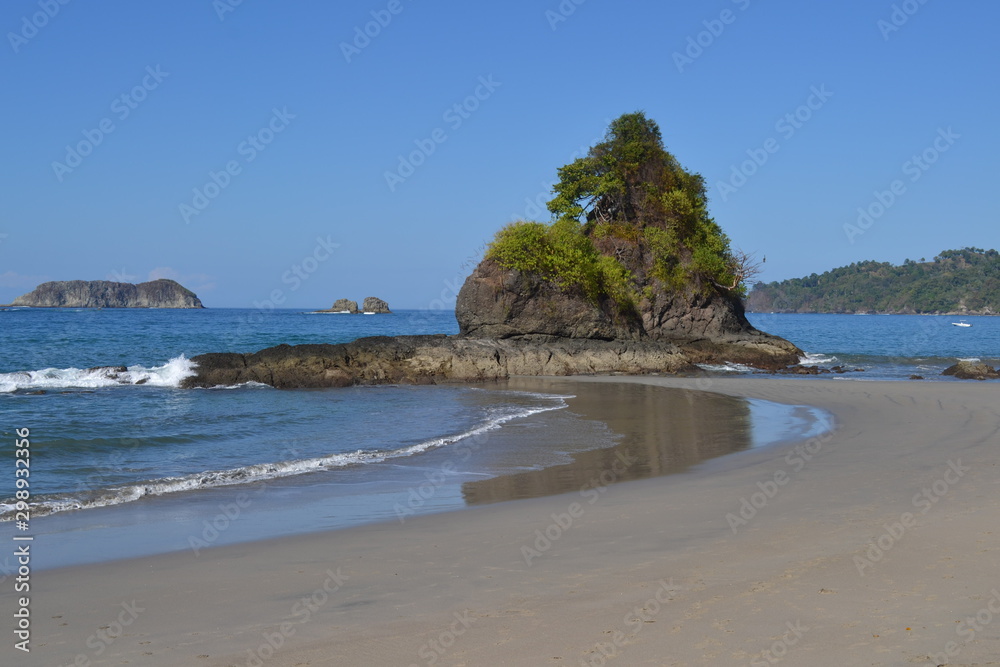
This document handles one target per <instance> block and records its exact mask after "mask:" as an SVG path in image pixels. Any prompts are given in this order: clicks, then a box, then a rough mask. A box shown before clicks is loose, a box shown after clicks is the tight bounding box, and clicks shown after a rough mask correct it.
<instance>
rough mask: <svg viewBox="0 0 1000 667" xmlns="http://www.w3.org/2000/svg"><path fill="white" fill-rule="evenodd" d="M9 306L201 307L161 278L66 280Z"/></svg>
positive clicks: (43, 286)
mask: <svg viewBox="0 0 1000 667" xmlns="http://www.w3.org/2000/svg"><path fill="white" fill-rule="evenodd" d="M11 305H12V306H30V307H33V308H204V306H203V305H202V304H201V300H200V299H198V296H197V295H196V294H195V293H194V292H192V291H191V290H189V289H187V288H185V287H184V286H182V285H181V284H179V283H177V282H175V281H173V280H167V279H166V278H161V279H159V280H151V281H149V282H146V283H139V284H138V285H133V284H132V283H115V282H110V281H107V280H91V281H86V280H68V281H55V282H48V283H42V284H41V285H39V286H38V287H36V288H35V289H34V290H33V291H31V292H29V293H28V294H25V295H23V296H19V297H17V298H16V299H14V303H12V304H11Z"/></svg>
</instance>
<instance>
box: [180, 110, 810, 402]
mask: <svg viewBox="0 0 1000 667" xmlns="http://www.w3.org/2000/svg"><path fill="white" fill-rule="evenodd" d="M559 177H560V182H559V183H558V184H557V185H556V186H555V188H554V193H555V195H556V196H555V198H554V199H553V200H552V201H550V202H549V205H548V207H549V210H550V211H551V212H552V214H553V219H554V220H553V221H552V222H548V223H546V222H534V221H521V222H516V223H513V224H511V225H508V226H506V227H504V228H503V229H501V230H500V231H499V232H498V233H497V235H496V237H495V238H494V239H493V242H492V243H490V244H489V246H488V249H487V252H486V255H485V257H484V258H483V260H482V262H481V263H480V264H479V265H478V266H477V267H476V269H475V270H474V271H473V272H472V275H470V276H469V277H468V279H467V280H466V281H465V284H464V285H463V286H462V289H461V290H460V291H459V294H458V299H457V303H456V306H455V316H456V319H457V320H458V326H459V333H458V335H454V336H446V335H443V334H440V335H431V336H374V337H369V338H361V339H358V340H356V341H353V342H351V343H343V344H335V345H331V344H310V345H295V346H291V345H279V346H277V347H271V348H267V349H264V350H261V351H259V352H256V353H253V354H240V353H232V352H229V353H225V352H223V353H211V354H202V355H199V356H197V357H194V359H193V361H194V362H195V363H196V364H197V371H196V375H194V376H192V377H190V378H187V379H186V380H185V381H184V386H186V387H212V386H216V385H230V384H238V383H241V382H250V381H254V382H262V383H265V384H269V385H271V386H273V387H278V388H298V387H347V386H352V385H371V384H393V383H406V384H432V383H437V382H483V381H489V380H499V379H504V378H508V377H510V376H512V375H573V374H578V373H628V374H640V373H677V372H688V371H698V370H699V369H698V368H697V367H696V366H695V364H702V363H720V362H727V361H728V362H735V363H741V364H746V365H749V366H754V367H757V368H762V369H769V370H776V369H778V368H784V367H786V366H789V365H794V364H797V363H798V361H799V358H800V357H801V356H802V355H803V352H802V351H801V350H800V349H799V348H797V347H796V346H795V345H793V344H792V343H790V342H788V341H787V340H784V339H782V338H779V337H777V336H772V335H769V334H767V333H764V332H762V331H758V330H757V329H755V328H754V327H753V326H752V325H751V324H750V322H749V321H747V318H746V316H745V314H744V306H743V297H744V296H745V294H746V283H747V282H748V280H749V278H751V277H752V276H753V275H754V274H755V271H754V268H755V267H754V265H753V263H752V261H751V259H752V258H749V257H748V256H747V255H746V254H745V253H742V252H740V251H738V250H733V249H732V248H730V245H729V239H728V237H727V236H726V234H725V233H724V232H723V231H722V229H721V228H720V227H719V226H718V225H717V224H716V223H715V221H714V220H713V219H712V218H711V216H710V215H709V214H708V199H707V192H706V187H705V182H704V180H703V179H702V177H701V176H699V175H698V174H695V173H691V172H688V171H687V170H685V169H684V168H683V167H681V166H680V164H679V163H678V161H677V159H676V158H675V157H674V156H673V155H671V154H670V153H668V152H667V151H666V149H665V148H664V146H663V140H662V137H661V135H660V128H659V127H658V126H657V125H656V123H655V122H653V121H652V120H650V119H648V118H646V116H645V115H644V114H642V113H641V112H639V113H633V114H626V115H624V116H621V117H620V118H618V119H617V120H615V121H614V122H612V124H611V126H610V127H609V128H608V132H607V135H606V137H605V141H604V142H602V143H600V144H597V145H596V146H593V147H592V148H591V149H590V152H589V154H588V155H587V156H586V157H583V158H580V159H578V160H576V161H575V162H573V163H571V164H569V165H566V166H564V167H562V168H561V169H559ZM345 305H346V306H348V307H346V308H345V307H344V306H345ZM350 305H351V304H350V303H347V304H345V303H343V302H340V301H338V302H337V303H335V304H334V307H333V308H332V309H331V310H333V311H335V312H338V311H339V312H343V310H347V311H348V312H352V310H351V308H350V307H349V306H350ZM370 305H374V304H369V303H368V301H367V300H366V302H365V307H366V309H367V307H368V306H370ZM354 306H355V308H356V306H357V304H354ZM327 312H329V311H327Z"/></svg>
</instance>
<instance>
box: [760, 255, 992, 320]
mask: <svg viewBox="0 0 1000 667" xmlns="http://www.w3.org/2000/svg"><path fill="white" fill-rule="evenodd" d="M747 301H748V303H747V305H748V309H749V310H753V311H758V312H793V313H970V314H972V313H982V314H997V313H1000V253H998V252H997V251H996V250H983V249H981V248H965V249H963V250H946V251H944V252H942V253H941V254H940V255H938V256H937V257H935V258H934V261H931V262H927V261H924V260H923V259H921V260H920V261H919V262H916V261H913V260H910V259H908V260H906V261H905V262H903V264H902V265H901V266H894V265H892V264H889V263H888V262H873V261H866V262H858V263H855V264H851V265H850V266H845V267H841V268H838V269H833V270H832V271H827V272H826V273H823V274H821V275H816V274H815V273H814V274H812V275H810V276H808V277H805V278H794V279H792V280H784V281H781V282H772V283H767V284H764V283H757V284H756V285H754V288H753V291H752V292H751V293H750V296H749V298H748V300H747Z"/></svg>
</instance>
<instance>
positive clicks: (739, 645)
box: [0, 376, 1000, 667]
mask: <svg viewBox="0 0 1000 667" xmlns="http://www.w3.org/2000/svg"><path fill="white" fill-rule="evenodd" d="M519 381H520V380H519ZM524 381H525V382H527V383H531V382H534V381H536V379H524ZM537 381H538V382H544V379H540V380H537ZM558 381H559V382H564V381H565V382H573V383H611V385H616V384H617V385H619V386H620V385H623V384H631V383H640V384H653V385H657V386H664V387H674V388H681V389H692V390H699V391H709V392H714V393H719V394H725V395H730V396H740V397H745V398H751V399H760V400H767V401H773V402H778V403H787V404H796V405H802V404H805V405H810V406H815V407H818V408H821V409H823V410H827V411H829V412H830V413H832V414H833V415H834V416H835V418H836V420H837V424H838V428H837V429H836V430H835V431H833V432H832V433H831V434H829V435H822V436H815V437H813V438H812V439H810V440H808V441H806V442H785V443H779V444H776V445H774V446H771V447H765V448H756V449H754V448H751V449H748V450H746V451H742V452H740V453H737V454H732V455H728V456H722V457H718V458H714V459H711V460H708V461H705V462H703V463H701V464H698V465H696V466H694V468H692V469H690V470H688V471H686V472H684V473H683V474H680V475H673V476H669V477H654V478H649V479H642V480H638V481H632V482H628V483H621V484H607V485H602V484H598V485H596V486H593V485H592V486H591V487H590V488H589V489H581V490H580V491H579V492H576V493H570V494H563V495H557V496H547V497H541V498H532V499H527V500H515V501H510V502H504V503H496V504H486V505H480V506H473V507H471V508H469V509H464V510H461V511H458V512H448V513H443V514H430V515H425V516H418V517H413V518H412V519H410V520H408V521H407V522H406V523H405V524H403V525H400V524H399V523H383V524H370V525H365V526H359V527H354V528H345V529H340V530H336V531H331V532H326V533H316V534H309V535H297V536H292V537H287V538H278V539H274V540H268V541H264V542H254V543H242V544H234V545H229V546H222V547H218V548H215V549H209V550H205V551H203V552H202V553H201V554H199V555H198V556H197V557H194V556H192V554H190V553H174V554H165V555H162V556H152V557H147V558H139V559H134V560H128V561H118V562H114V563H102V564H97V565H89V566H81V567H74V568H65V569H59V570H51V571H43V572H40V573H38V575H37V580H36V581H33V582H32V600H33V605H34V606H33V623H34V626H33V638H32V648H33V650H32V652H31V654H21V655H16V659H17V660H19V662H17V663H16V664H24V665H34V664H39V665H41V664H46V665H51V664H58V665H65V664H73V663H74V662H77V663H79V664H84V663H87V662H91V663H92V664H100V661H105V660H106V661H109V664H118V663H119V662H123V661H129V662H131V663H133V664H143V665H182V664H183V665H188V664H199V665H208V666H210V667H216V666H218V667H222V666H231V665H254V664H258V662H259V663H260V664H267V665H332V664H356V665H368V664H371V665H384V664H402V665H424V664H437V665H479V664H491V665H492V664H512V665H513V664H525V665H578V664H595V665H596V664H605V663H611V662H613V661H617V662H620V664H651V665H687V664H706V665H709V664H713V665H718V664H743V665H746V664H755V661H756V664H773V662H771V661H770V660H769V657H770V658H776V657H777V659H779V660H780V659H787V661H788V662H787V663H786V664H809V665H827V664H829V665H845V664H851V665H853V664H857V665H893V664H899V665H904V664H919V665H923V664H944V663H945V660H940V661H939V662H933V661H934V660H936V659H937V658H936V657H935V656H936V655H937V654H939V653H940V654H942V655H944V656H945V658H946V659H949V660H950V659H952V658H955V656H960V657H957V658H955V660H954V664H968V663H973V662H976V661H977V660H978V661H979V663H980V664H988V662H985V661H988V660H989V659H990V651H989V649H990V648H991V646H990V643H991V642H990V641H989V640H990V639H995V638H996V637H997V636H998V633H1000V623H997V624H996V625H989V624H988V623H987V624H985V625H984V626H983V627H979V628H978V630H976V629H974V628H973V627H972V626H970V625H963V623H965V621H964V620H963V619H965V618H966V617H968V616H971V617H972V618H973V619H975V617H976V614H977V613H978V612H979V611H980V610H981V609H984V608H985V609H987V610H989V607H988V606H987V605H988V603H990V602H991V600H992V598H991V595H992V593H991V591H992V590H993V589H994V588H996V587H998V586H1000V566H998V564H997V563H998V562H1000V561H998V559H997V558H996V551H997V548H998V547H997V544H996V540H995V538H994V537H993V534H992V526H993V525H994V523H995V520H994V519H995V517H996V514H997V511H998V509H1000V501H998V500H997V499H996V498H995V495H996V494H995V490H996V484H997V476H998V472H1000V469H998V468H997V467H996V466H997V464H998V463H1000V453H997V452H996V451H995V447H991V444H993V445H995V443H996V442H997V430H998V426H997V425H998V415H997V409H996V405H997V404H998V403H997V400H996V399H997V398H1000V393H998V392H1000V390H998V389H997V388H996V387H995V385H983V384H978V383H977V384H958V383H947V384H946V383H920V382H908V383H901V382H843V381H832V380H811V381H809V382H802V381H801V380H796V379H790V380H785V379H777V378H751V377H739V378H698V379H693V378H667V377H652V376H642V377H618V376H616V377H575V378H558ZM613 408H614V405H613V401H609V405H608V406H606V409H608V410H611V409H613ZM615 465H616V463H615V462H614V461H611V462H609V465H608V468H607V470H608V474H609V475H610V476H613V475H617V474H618V473H617V472H616V468H615ZM617 465H618V466H619V468H618V470H620V469H621V466H626V465H627V461H621V460H619V462H618V464H617ZM612 481H614V480H612ZM585 491H589V493H585ZM924 491H926V492H927V493H926V494H925V495H923V496H921V493H922V492H924ZM939 492H940V493H939ZM39 546H40V545H39ZM3 597H4V605H5V607H6V608H8V609H10V608H11V607H12V604H13V601H12V595H11V594H9V593H8V592H6V591H5V594H4V596H3ZM997 605H1000V599H998V600H997V601H996V602H995V603H993V606H994V607H996V608H997V609H998V610H1000V607H997ZM139 609H141V611H137V610H139ZM989 613H990V615H991V619H992V615H993V612H992V611H989ZM980 620H982V619H980ZM126 621H127V623H126ZM116 624H117V625H116ZM102 626H108V627H107V628H105V630H104V631H103V632H104V634H103V635H102V634H101V632H102V630H101V627H102ZM977 627H978V626H977ZM956 628H959V629H962V630H965V631H966V633H965V634H964V635H963V634H958V633H957V630H956ZM116 631H117V632H116ZM970 633H971V637H970ZM949 642H952V643H953V644H954V645H952V644H949ZM949 650H950V652H952V653H954V656H949V655H948V653H949ZM8 651H13V647H12V646H10V645H8V646H5V647H4V649H3V650H2V651H0V654H2V655H8ZM779 654H780V656H779ZM10 655H15V654H13V653H10ZM786 655H787V658H785V656H786ZM81 656H82V657H81Z"/></svg>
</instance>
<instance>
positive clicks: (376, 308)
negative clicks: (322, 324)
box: [315, 296, 392, 315]
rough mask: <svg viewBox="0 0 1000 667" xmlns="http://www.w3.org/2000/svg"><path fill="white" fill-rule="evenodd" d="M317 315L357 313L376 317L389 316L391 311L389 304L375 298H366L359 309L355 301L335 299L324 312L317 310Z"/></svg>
mask: <svg viewBox="0 0 1000 667" xmlns="http://www.w3.org/2000/svg"><path fill="white" fill-rule="evenodd" d="M315 312H317V313H350V314H352V315H357V314H358V313H364V314H366V315H372V314H378V315H391V314H392V311H391V310H389V304H388V303H386V302H385V301H383V300H382V299H380V298H378V297H375V296H366V297H365V300H364V303H363V304H362V306H361V308H360V309H359V308H358V302H357V301H351V300H350V299H337V300H336V301H334V302H333V305H332V306H330V307H329V308H326V309H325V310H317V311H315Z"/></svg>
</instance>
